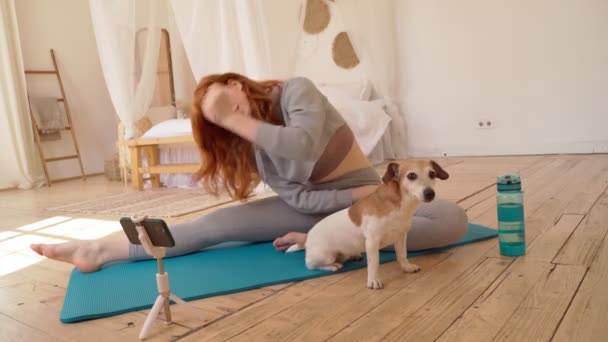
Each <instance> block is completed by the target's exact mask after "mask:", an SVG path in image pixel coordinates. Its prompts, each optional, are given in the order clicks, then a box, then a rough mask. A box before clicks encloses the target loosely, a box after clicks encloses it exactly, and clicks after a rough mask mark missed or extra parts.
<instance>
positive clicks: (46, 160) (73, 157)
mask: <svg viewBox="0 0 608 342" xmlns="http://www.w3.org/2000/svg"><path fill="white" fill-rule="evenodd" d="M76 158H78V155H76V154H75V155H72V156H65V157H56V158H47V159H45V160H44V161H45V162H47V163H48V162H54V161H58V160H66V159H76Z"/></svg>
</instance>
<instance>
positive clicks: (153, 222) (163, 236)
mask: <svg viewBox="0 0 608 342" xmlns="http://www.w3.org/2000/svg"><path fill="white" fill-rule="evenodd" d="M120 225H121V226H122V229H123V230H124V232H125V234H126V235H127V238H128V239H129V242H131V243H132V244H134V245H141V241H139V236H138V235H139V233H138V232H137V228H135V222H133V221H132V220H131V218H129V217H122V218H121V219H120ZM142 225H143V226H144V229H145V230H146V233H148V236H149V237H150V241H151V242H152V245H154V246H156V247H173V246H175V240H173V235H171V231H170V230H169V227H168V226H167V223H166V222H165V221H163V220H161V219H154V218H147V219H145V220H143V221H142Z"/></svg>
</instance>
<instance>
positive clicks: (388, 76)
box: [335, 0, 407, 158]
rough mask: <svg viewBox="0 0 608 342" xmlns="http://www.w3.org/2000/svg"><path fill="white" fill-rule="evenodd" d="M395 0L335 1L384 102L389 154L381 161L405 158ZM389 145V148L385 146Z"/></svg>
mask: <svg viewBox="0 0 608 342" xmlns="http://www.w3.org/2000/svg"><path fill="white" fill-rule="evenodd" d="M396 1H399V0H374V1H371V0H336V1H335V3H336V5H337V7H338V10H339V11H340V15H341V16H342V20H343V22H344V26H345V27H346V32H347V33H348V36H349V38H350V40H351V43H352V44H353V48H354V49H355V52H356V54H357V56H358V57H359V60H360V61H361V65H362V67H363V68H364V70H365V73H366V74H367V76H368V77H369V79H370V80H371V82H372V84H373V85H374V90H375V91H376V92H377V94H378V95H379V97H381V98H383V99H385V100H388V102H387V106H392V107H393V108H390V109H389V110H388V111H389V113H392V114H391V119H392V122H391V125H390V127H389V130H388V133H387V134H386V135H385V137H384V139H383V140H384V141H385V142H386V143H385V146H390V147H391V149H392V151H390V152H388V153H384V154H383V156H382V157H381V158H385V157H392V158H406V157H407V146H406V144H407V138H406V132H407V128H406V125H405V120H404V116H403V114H402V112H401V110H400V108H399V107H402V106H400V101H399V97H400V94H399V63H398V61H399V59H398V55H399V49H398V46H399V42H398V40H397V26H396V25H395V24H396V23H395V15H396V11H397V3H396ZM389 140H390V141H389ZM388 144H390V145H388Z"/></svg>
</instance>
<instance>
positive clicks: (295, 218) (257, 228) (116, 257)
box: [31, 197, 324, 272]
mask: <svg viewBox="0 0 608 342" xmlns="http://www.w3.org/2000/svg"><path fill="white" fill-rule="evenodd" d="M323 217H324V215H305V214H301V213H299V212H297V211H295V210H293V209H292V208H291V207H289V206H288V205H287V204H285V202H283V201H282V200H281V199H280V198H278V197H269V198H265V199H261V200H256V201H252V202H249V203H245V204H240V205H235V206H232V207H226V208H220V209H216V210H214V211H212V212H210V213H208V214H205V215H202V216H201V217H199V218H197V219H195V220H193V221H191V222H187V223H180V224H175V225H171V226H170V227H169V229H170V230H171V234H172V235H173V238H174V239H175V247H173V248H167V256H176V255H182V254H186V253H191V252H194V251H197V250H199V249H202V248H205V247H208V246H211V245H214V244H218V243H221V242H227V241H252V242H254V241H269V240H273V239H275V238H278V237H280V236H282V235H284V234H285V233H287V232H296V233H294V234H298V233H297V232H302V233H305V232H307V231H308V230H310V229H311V228H312V227H313V226H314V225H315V224H316V223H317V222H318V221H320V220H321V219H322V218H323ZM300 235H301V236H299V238H305V236H304V235H302V234H300ZM31 248H32V249H33V250H34V251H36V252H37V253H38V254H40V255H44V256H46V257H48V258H49V259H53V260H57V261H63V262H68V263H71V264H73V265H74V266H76V267H77V268H78V269H79V270H80V271H82V272H94V271H97V270H98V269H99V268H101V267H102V266H103V265H104V264H106V263H109V262H112V261H123V260H136V259H147V258H150V256H149V255H147V254H146V253H145V251H144V250H143V248H142V246H140V245H132V244H130V243H129V241H128V240H127V237H126V236H125V235H124V234H114V235H111V236H108V237H105V238H101V239H98V240H93V241H70V242H66V243H62V244H33V245H32V246H31Z"/></svg>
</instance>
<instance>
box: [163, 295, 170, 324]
mask: <svg viewBox="0 0 608 342" xmlns="http://www.w3.org/2000/svg"><path fill="white" fill-rule="evenodd" d="M164 298H165V299H164V300H163V302H164V305H165V317H166V318H167V324H169V323H171V307H170V304H169V297H164Z"/></svg>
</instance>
